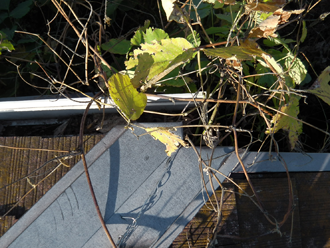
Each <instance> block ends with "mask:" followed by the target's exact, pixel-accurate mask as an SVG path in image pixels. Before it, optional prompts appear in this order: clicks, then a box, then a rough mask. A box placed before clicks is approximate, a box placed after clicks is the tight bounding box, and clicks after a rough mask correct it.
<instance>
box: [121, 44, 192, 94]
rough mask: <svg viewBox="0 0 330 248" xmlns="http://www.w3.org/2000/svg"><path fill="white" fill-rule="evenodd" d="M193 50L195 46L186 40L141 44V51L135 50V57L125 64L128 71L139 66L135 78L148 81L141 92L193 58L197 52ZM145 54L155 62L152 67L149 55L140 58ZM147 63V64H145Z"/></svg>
mask: <svg viewBox="0 0 330 248" xmlns="http://www.w3.org/2000/svg"><path fill="white" fill-rule="evenodd" d="M192 48H193V45H192V44H191V43H190V42H188V41H187V40H186V39H184V38H172V39H163V40H161V41H160V42H157V41H153V43H152V44H147V43H145V44H141V49H135V50H134V57H131V58H130V59H129V60H128V61H126V62H125V64H126V69H127V70H128V69H131V68H134V67H135V66H137V65H138V69H137V70H136V72H135V77H136V78H137V79H138V80H143V78H145V80H146V81H148V83H147V84H146V85H145V86H143V88H141V90H145V89H146V88H149V87H152V85H153V84H155V83H156V82H157V81H158V80H159V79H161V78H162V77H164V76H166V75H167V74H168V73H170V72H171V71H172V70H174V69H175V68H176V67H178V66H179V65H181V64H184V63H185V62H187V61H188V60H189V59H191V58H193V56H194V55H195V53H196V52H195V51H193V49H192ZM145 53H147V54H149V56H151V58H152V59H153V61H154V62H153V64H152V65H151V66H150V61H151V59H150V58H147V55H143V56H142V57H140V56H139V55H140V54H145ZM145 62H147V64H143V63H145ZM140 68H141V69H140ZM143 70H148V71H149V74H148V75H147V77H145V74H146V73H145V72H144V71H143ZM141 74H142V75H141ZM135 77H134V78H135ZM134 85H136V81H135V79H134Z"/></svg>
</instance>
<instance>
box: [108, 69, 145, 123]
mask: <svg viewBox="0 0 330 248" xmlns="http://www.w3.org/2000/svg"><path fill="white" fill-rule="evenodd" d="M109 92H110V96H111V98H112V100H113V101H114V102H115V103H116V105H117V106H118V108H119V109H120V110H121V111H122V112H123V113H124V114H125V115H126V117H127V118H128V119H130V120H136V119H138V118H139V117H140V116H141V114H142V113H143V111H144V108H145V107H146V105H147V96H146V95H145V94H144V93H139V92H138V91H137V90H136V89H135V88H134V87H133V85H132V83H131V80H130V78H129V77H128V76H127V75H122V74H120V73H116V74H114V75H113V76H112V77H111V78H110V79H109Z"/></svg>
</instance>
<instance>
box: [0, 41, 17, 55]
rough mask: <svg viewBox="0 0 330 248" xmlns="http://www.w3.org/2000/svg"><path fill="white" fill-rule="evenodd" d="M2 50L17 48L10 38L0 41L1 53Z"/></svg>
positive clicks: (9, 50)
mask: <svg viewBox="0 0 330 248" xmlns="http://www.w3.org/2000/svg"><path fill="white" fill-rule="evenodd" d="M2 50H7V51H8V52H11V51H13V50H15V48H14V46H13V44H11V42H10V41H8V40H2V41H0V55H1V54H2V52H1V51H2Z"/></svg>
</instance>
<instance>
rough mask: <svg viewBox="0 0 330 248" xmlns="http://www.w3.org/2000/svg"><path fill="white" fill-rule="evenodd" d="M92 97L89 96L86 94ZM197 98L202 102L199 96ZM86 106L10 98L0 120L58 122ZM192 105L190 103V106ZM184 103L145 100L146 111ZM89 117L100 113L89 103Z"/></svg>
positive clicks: (77, 100) (80, 100) (1, 103)
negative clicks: (50, 120)
mask: <svg viewBox="0 0 330 248" xmlns="http://www.w3.org/2000/svg"><path fill="white" fill-rule="evenodd" d="M88 95H90V96H92V94H88ZM162 96H168V97H177V98H192V95H191V94H190V93H184V94H162ZM195 97H197V98H203V94H202V93H199V94H198V95H197V96H195ZM101 99H102V102H105V103H107V104H110V105H113V102H112V100H111V99H109V98H104V97H103V98H101ZM89 102H90V98H88V97H70V98H65V97H63V96H60V97H59V96H32V97H12V98H2V99H0V120H22V119H23V120H24V119H25V120H26V119H45V118H47V119H49V118H61V117H67V116H72V115H80V114H83V113H84V110H85V108H86V106H87V104H88V103H89ZM190 104H192V103H190ZM186 105H187V102H175V103H174V102H171V101H169V100H166V99H162V98H159V97H148V104H147V107H146V109H147V110H157V111H161V110H173V111H176V110H182V109H183V108H184V107H185V106H186ZM105 112H106V113H114V112H116V109H115V108H114V106H113V107H112V106H106V107H105ZM89 113H92V114H93V113H100V110H99V108H98V106H97V104H96V103H93V104H92V106H91V108H90V112H89Z"/></svg>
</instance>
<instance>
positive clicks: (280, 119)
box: [266, 95, 302, 150]
mask: <svg viewBox="0 0 330 248" xmlns="http://www.w3.org/2000/svg"><path fill="white" fill-rule="evenodd" d="M299 99H300V97H299V96H296V95H290V100H289V102H288V103H287V104H285V105H284V106H282V107H281V109H280V111H281V112H283V113H285V114H287V115H289V116H287V115H283V114H280V113H277V114H276V115H274V117H273V119H272V123H273V127H272V128H271V129H270V130H269V129H268V130H267V131H266V133H267V134H269V133H276V132H277V131H279V130H280V129H282V130H283V131H286V132H287V133H288V138H289V141H290V146H291V150H293V149H294V148H295V145H296V143H297V141H298V137H299V135H300V134H301V133H302V123H301V122H299V121H297V120H295V119H293V118H291V117H290V116H292V117H295V118H297V117H298V114H299Z"/></svg>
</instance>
